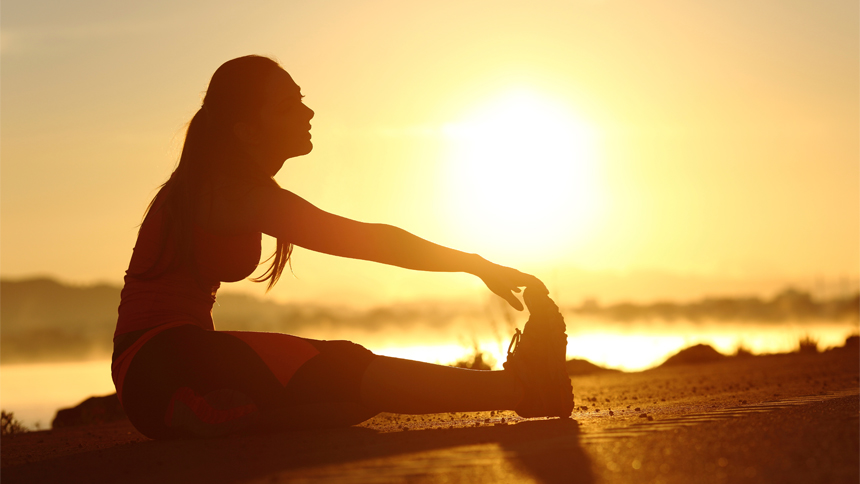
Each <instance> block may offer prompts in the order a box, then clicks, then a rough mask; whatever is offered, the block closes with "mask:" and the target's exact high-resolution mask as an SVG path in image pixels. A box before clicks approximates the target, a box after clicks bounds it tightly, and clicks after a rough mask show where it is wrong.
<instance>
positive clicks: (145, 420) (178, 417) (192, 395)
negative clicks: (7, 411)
mask: <svg viewBox="0 0 860 484" xmlns="http://www.w3.org/2000/svg"><path fill="white" fill-rule="evenodd" d="M374 358H376V355H374V354H373V353H371V352H370V351H369V350H367V349H365V348H364V347H362V346H360V345H357V344H355V343H351V342H349V341H319V340H311V339H305V338H298V337H296V336H290V335H285V334H280V333H254V332H238V331H211V330H206V329H203V328H200V327H198V326H194V325H191V324H186V325H181V326H177V327H173V328H170V329H167V330H164V331H161V332H159V333H158V334H156V335H155V336H153V337H152V338H151V339H149V340H148V341H146V342H145V343H144V344H143V346H141V347H140V349H139V350H137V351H136V353H135V354H134V355H133V357H132V358H131V360H130V362H129V363H128V364H127V367H126V368H127V369H126V370H125V371H124V372H123V375H122V378H121V379H120V382H121V384H119V385H117V388H118V391H119V392H121V395H120V399H121V401H122V404H123V408H124V409H125V411H126V414H127V415H128V418H129V420H131V422H132V424H134V426H135V427H136V428H137V429H138V430H139V431H140V432H141V433H143V434H144V435H146V436H148V437H151V438H176V437H189V436H205V435H223V434H226V433H233V432H237V431H244V430H249V429H259V428H261V427H265V426H266V422H274V421H279V419H278V416H279V415H285V414H288V413H289V412H290V409H297V408H304V409H308V408H311V409H313V408H338V405H344V406H347V407H351V408H362V407H361V398H360V393H361V390H360V388H361V379H362V376H363V375H364V371H365V369H366V368H367V366H368V365H369V364H370V362H371V361H372V360H373V359H374ZM115 377H116V375H115ZM375 413H376V412H375V411H373V410H372V409H363V410H362V411H359V412H357V415H360V417H358V419H357V420H358V421H356V422H351V423H359V422H360V421H362V420H364V419H366V418H370V417H372V416H373V415H374V414H375Z"/></svg>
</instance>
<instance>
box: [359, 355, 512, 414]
mask: <svg viewBox="0 0 860 484" xmlns="http://www.w3.org/2000/svg"><path fill="white" fill-rule="evenodd" d="M522 396H523V388H522V384H521V383H520V382H519V380H518V379H517V378H516V377H515V376H513V375H511V374H510V373H509V372H504V371H479V370H466V369H463V368H452V367H448V366H441V365H433V364H430V363H423V362H420V361H412V360H404V359H400V358H390V357H386V356H380V357H377V358H376V359H374V360H373V361H372V362H371V363H370V365H368V367H367V370H366V371H365V373H364V377H363V378H362V381H361V401H362V403H364V404H365V405H366V406H367V407H369V408H374V409H377V410H379V411H381V412H392V413H408V414H424V413H444V412H472V411H481V410H513V409H514V408H516V406H517V405H518V404H519V402H520V400H521V399H522Z"/></svg>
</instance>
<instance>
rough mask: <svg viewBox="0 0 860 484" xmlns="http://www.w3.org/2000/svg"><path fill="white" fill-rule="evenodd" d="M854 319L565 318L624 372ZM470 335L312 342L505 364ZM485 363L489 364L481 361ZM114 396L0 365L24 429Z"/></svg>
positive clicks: (40, 370)
mask: <svg viewBox="0 0 860 484" xmlns="http://www.w3.org/2000/svg"><path fill="white" fill-rule="evenodd" d="M857 332H858V324H857V322H856V321H813V322H809V321H807V322H803V323H800V322H798V323H778V324H777V323H770V324H765V323H759V322H744V321H738V322H699V323H691V322H668V321H659V320H658V321H651V322H642V321H637V322H635V323H618V322H611V321H605V320H585V319H577V320H575V321H574V320H573V319H569V321H568V335H569V338H568V351H567V354H568V358H582V359H586V360H589V361H591V362H592V363H595V364H597V365H600V366H604V367H608V368H616V369H621V370H626V371H638V370H643V369H647V368H650V367H654V366H657V365H659V364H660V363H662V362H663V361H665V360H666V358H668V357H669V356H672V355H673V354H675V353H677V352H678V351H680V350H681V349H683V348H686V347H689V346H692V345H695V344H699V343H704V344H709V345H711V346H713V347H714V348H716V349H717V350H718V351H720V352H721V353H723V354H734V353H735V352H736V351H737V349H738V348H739V347H742V348H744V349H746V350H747V351H750V352H752V353H755V354H762V353H783V352H790V351H795V350H797V348H798V342H799V340H800V339H802V338H805V337H810V338H811V339H813V340H816V341H817V342H818V349H819V350H820V351H823V350H825V349H827V348H832V347H836V346H841V345H842V344H843V343H844V342H845V338H846V337H847V336H849V335H851V334H857ZM499 333H500V332H498V331H496V332H494V331H489V330H488V331H485V332H483V333H481V332H474V331H471V332H470V333H469V336H468V337H465V335H463V334H457V333H452V332H450V331H446V330H443V329H442V328H440V330H439V331H438V332H437V333H430V332H428V330H427V329H426V328H425V329H423V330H421V331H417V330H409V329H404V330H403V331H402V332H399V333H398V332H392V331H391V330H390V329H389V330H386V332H384V333H376V332H372V331H360V330H356V329H355V328H350V329H348V330H344V331H338V330H334V329H332V328H327V329H326V331H325V332H324V333H322V332H320V333H319V334H303V335H302V336H306V337H311V338H327V339H351V340H354V341H356V342H359V343H362V344H364V345H365V346H366V347H367V348H369V349H370V350H372V351H374V352H375V353H377V354H381V355H386V356H395V357H400V358H409V359H415V360H419V361H426V362H429V363H439V364H449V363H452V362H454V361H457V360H460V359H464V358H468V357H469V356H471V355H472V354H473V353H474V347H477V348H478V349H479V350H480V351H483V352H484V353H486V354H489V356H490V358H491V361H490V362H491V363H492V362H493V361H494V362H495V368H497V369H498V368H500V367H501V364H502V363H503V362H504V360H505V356H504V355H505V352H506V350H507V346H508V341H509V339H508V338H509V336H510V335H509V334H507V335H506V336H504V337H502V336H501V335H500V334H499ZM485 361H486V359H485ZM113 392H114V388H113V382H112V381H111V378H110V359H109V358H107V357H106V358H105V359H102V360H93V361H86V362H75V363H38V364H14V365H3V366H0V407H2V408H3V409H4V410H6V411H11V412H14V414H15V417H16V418H17V419H18V420H20V421H21V422H22V423H23V424H24V425H25V426H27V427H29V428H31V429H32V428H37V427H40V428H49V427H50V425H51V420H53V418H54V415H55V414H56V411H57V410H58V409H60V408H65V407H71V406H74V405H77V404H78V403H80V402H82V401H83V400H85V399H86V398H88V397H90V396H93V395H107V394H110V393H113Z"/></svg>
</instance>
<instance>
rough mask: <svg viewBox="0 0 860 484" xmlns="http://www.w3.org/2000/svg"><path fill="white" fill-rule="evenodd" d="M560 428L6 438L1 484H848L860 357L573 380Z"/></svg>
mask: <svg viewBox="0 0 860 484" xmlns="http://www.w3.org/2000/svg"><path fill="white" fill-rule="evenodd" d="M572 380H573V387H574V392H575V393H576V410H575V412H574V414H573V420H566V421H562V420H546V419H533V420H525V419H521V418H519V417H517V416H516V415H515V414H513V413H512V412H480V413H456V414H438V415H425V416H404V415H392V414H382V415H379V416H377V417H376V418H374V419H372V420H370V421H368V422H365V423H364V424H362V425H361V426H356V427H351V428H347V429H337V430H322V431H296V432H287V433H278V434H270V435H251V436H241V437H231V438H217V439H207V440H191V441H153V440H149V439H147V438H145V437H143V436H142V435H140V434H139V433H138V432H137V431H136V430H135V429H134V428H133V427H132V426H131V425H130V424H129V423H128V421H125V420H122V421H118V422H113V423H104V424H97V425H87V426H79V427H67V428H60V429H54V430H48V431H39V432H28V433H24V434H17V435H12V436H7V437H3V439H2V447H0V453H2V469H0V479H2V482H3V483H4V484H6V483H18V482H20V483H41V482H46V483H47V482H52V483H53V482H69V483H74V482H87V483H91V482H124V483H137V482H165V483H172V482H176V483H183V484H187V483H198V482H207V483H276V482H290V483H295V482H324V483H334V482H337V483H341V482H349V483H389V482H394V483H424V482H428V483H430V482H432V483H505V482H511V483H556V482H558V483H604V482H605V483H615V482H619V483H627V482H630V483H648V482H653V483H691V482H697V483H698V482H702V483H707V482H731V483H736V482H749V483H761V482H765V483H767V482H773V483H791V482H798V483H800V482H803V483H809V482H828V483H842V482H845V483H857V482H858V481H860V418H858V416H860V396H858V393H860V355H858V352H857V351H856V350H854V349H838V350H832V351H828V352H826V353H812V354H787V355H772V356H756V357H736V358H724V359H721V360H719V361H714V362H708V363H698V364H680V365H674V366H664V367H661V368H657V369H654V370H649V371H645V372H639V373H620V372H597V373H592V374H589V375H584V376H576V377H572Z"/></svg>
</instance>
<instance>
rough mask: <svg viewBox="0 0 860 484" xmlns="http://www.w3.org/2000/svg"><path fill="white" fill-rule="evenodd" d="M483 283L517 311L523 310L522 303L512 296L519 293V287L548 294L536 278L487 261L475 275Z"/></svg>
mask: <svg viewBox="0 0 860 484" xmlns="http://www.w3.org/2000/svg"><path fill="white" fill-rule="evenodd" d="M476 275H477V276H478V277H480V278H481V280H482V281H484V284H486V285H487V288H489V289H490V290H491V291H493V293H495V294H496V295H498V296H499V297H501V298H502V299H504V300H505V301H507V302H508V304H510V305H511V307H513V308H514V309H516V310H517V311H522V310H523V303H521V302H520V300H519V299H517V297H516V296H514V293H516V292H520V287H530V288H533V289H539V290H540V291H543V293H544V294H549V291H548V290H547V288H546V286H545V285H544V283H543V282H541V280H540V279H538V278H537V277H535V276H533V275H530V274H526V273H524V272H520V271H518V270H516V269H513V268H510V267H505V266H500V265H498V264H493V263H492V262H489V261H487V262H486V264H485V266H484V267H482V270H481V271H480V273H478V274H476Z"/></svg>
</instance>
